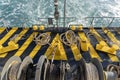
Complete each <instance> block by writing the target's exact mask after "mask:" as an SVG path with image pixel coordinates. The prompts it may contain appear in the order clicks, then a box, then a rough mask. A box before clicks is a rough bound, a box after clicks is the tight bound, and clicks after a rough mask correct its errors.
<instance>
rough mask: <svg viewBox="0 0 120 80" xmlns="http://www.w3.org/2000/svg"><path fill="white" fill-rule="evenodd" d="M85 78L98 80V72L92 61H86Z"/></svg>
mask: <svg viewBox="0 0 120 80" xmlns="http://www.w3.org/2000/svg"><path fill="white" fill-rule="evenodd" d="M86 69H87V80H99V72H98V70H97V68H96V66H95V65H94V64H92V63H86Z"/></svg>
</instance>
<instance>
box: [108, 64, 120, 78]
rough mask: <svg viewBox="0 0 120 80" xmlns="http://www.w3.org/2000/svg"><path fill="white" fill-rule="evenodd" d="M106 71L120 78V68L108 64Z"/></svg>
mask: <svg viewBox="0 0 120 80" xmlns="http://www.w3.org/2000/svg"><path fill="white" fill-rule="evenodd" d="M107 71H110V72H114V73H115V74H116V75H117V78H120V66H117V65H113V64H109V65H108V66H107Z"/></svg>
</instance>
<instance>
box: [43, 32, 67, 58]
mask: <svg viewBox="0 0 120 80" xmlns="http://www.w3.org/2000/svg"><path fill="white" fill-rule="evenodd" d="M55 48H56V50H55V56H54V60H67V57H66V53H65V50H64V47H63V44H62V43H61V41H60V35H59V34H57V35H56V36H55V38H54V39H53V41H52V43H51V45H50V46H49V47H48V49H47V51H46V52H45V55H46V56H47V57H48V59H52V54H53V53H54V49H55Z"/></svg>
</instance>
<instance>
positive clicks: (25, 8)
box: [0, 0, 120, 27]
mask: <svg viewBox="0 0 120 80" xmlns="http://www.w3.org/2000/svg"><path fill="white" fill-rule="evenodd" d="M58 1H59V5H58V6H59V8H58V10H59V13H60V17H64V0H58ZM48 17H52V18H54V0H0V26H7V27H11V26H18V27H23V26H28V27H31V26H32V24H40V18H48ZM66 17H75V18H76V20H74V21H73V22H71V24H72V23H74V24H83V25H84V26H90V25H94V26H96V27H97V26H98V27H100V26H108V25H109V23H110V22H111V21H112V19H108V18H107V19H94V21H93V23H91V21H92V20H93V19H86V18H85V17H120V0H66ZM66 20H67V19H66ZM69 24H70V23H69ZM66 26H67V25H66ZM109 26H110V25H109ZM111 26H118V27H119V26H120V19H119V18H115V19H114V21H113V23H112V24H111Z"/></svg>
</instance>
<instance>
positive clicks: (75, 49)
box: [71, 45, 82, 61]
mask: <svg viewBox="0 0 120 80" xmlns="http://www.w3.org/2000/svg"><path fill="white" fill-rule="evenodd" d="M71 50H72V52H73V55H74V58H75V60H76V61H79V60H80V59H81V58H82V55H81V53H80V50H79V49H78V47H77V46H76V45H72V46H71Z"/></svg>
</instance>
